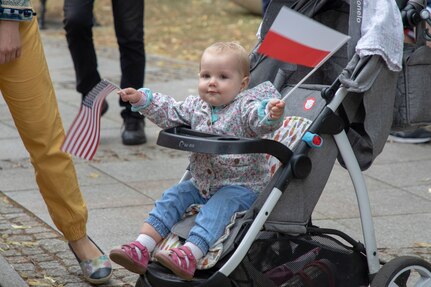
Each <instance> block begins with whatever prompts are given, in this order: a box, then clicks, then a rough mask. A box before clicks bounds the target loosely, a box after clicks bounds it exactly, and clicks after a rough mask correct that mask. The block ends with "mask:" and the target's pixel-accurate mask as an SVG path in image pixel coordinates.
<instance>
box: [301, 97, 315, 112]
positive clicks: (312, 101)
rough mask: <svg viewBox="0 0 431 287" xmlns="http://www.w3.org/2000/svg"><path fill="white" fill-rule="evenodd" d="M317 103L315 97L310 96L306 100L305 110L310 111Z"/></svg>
mask: <svg viewBox="0 0 431 287" xmlns="http://www.w3.org/2000/svg"><path fill="white" fill-rule="evenodd" d="M315 103H316V99H315V98H314V97H311V98H308V99H307V100H306V101H305V102H304V110H306V111H309V110H311V109H312V108H313V107H314V104H315Z"/></svg>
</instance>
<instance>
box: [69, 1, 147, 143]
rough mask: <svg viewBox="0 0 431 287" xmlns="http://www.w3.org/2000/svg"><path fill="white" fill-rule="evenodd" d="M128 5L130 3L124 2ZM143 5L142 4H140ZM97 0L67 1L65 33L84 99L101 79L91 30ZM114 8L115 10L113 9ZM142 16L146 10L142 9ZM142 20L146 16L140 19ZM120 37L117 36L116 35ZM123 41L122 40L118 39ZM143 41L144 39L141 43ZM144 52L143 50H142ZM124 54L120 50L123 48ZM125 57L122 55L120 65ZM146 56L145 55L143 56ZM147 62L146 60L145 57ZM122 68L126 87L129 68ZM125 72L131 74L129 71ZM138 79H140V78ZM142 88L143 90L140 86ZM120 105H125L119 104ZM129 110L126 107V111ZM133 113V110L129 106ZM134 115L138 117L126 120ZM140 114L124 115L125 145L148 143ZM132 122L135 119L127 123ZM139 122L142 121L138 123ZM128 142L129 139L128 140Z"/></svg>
mask: <svg viewBox="0 0 431 287" xmlns="http://www.w3.org/2000/svg"><path fill="white" fill-rule="evenodd" d="M124 2H129V1H124ZM141 6H142V5H141ZM93 8H94V0H65V1H64V21H63V22H64V29H65V31H66V39H67V42H68V45H69V51H70V54H71V56H72V60H73V64H74V67H75V73H76V89H77V91H78V92H79V93H81V94H82V99H84V98H85V96H86V95H87V93H88V92H89V91H90V90H91V89H92V88H93V87H94V86H95V85H96V84H97V83H98V82H100V80H101V77H100V74H99V72H98V70H97V56H96V51H95V48H94V43H93V32H92V28H93V25H94V15H93ZM113 8H114V7H113ZM142 14H143V9H142ZM141 19H142V21H143V16H142V17H141ZM141 25H143V22H142V23H141ZM117 34H118V33H117ZM119 42H120V40H119ZM142 42H143V40H142ZM142 50H143V48H142ZM120 51H121V49H120ZM123 57H124V55H123V53H121V62H123V61H122V58H123ZM144 57H145V54H144ZM144 63H145V58H144ZM121 65H122V73H123V75H122V80H121V86H122V87H125V85H128V84H129V83H130V85H132V84H131V82H126V83H125V82H124V79H125V74H124V73H125V71H127V69H128V68H124V67H123V63H122V64H121ZM144 71H145V66H144V67H142V73H144ZM126 73H130V72H129V71H127V72H126ZM137 77H139V76H137ZM143 77H144V76H143V74H142V76H141V82H140V83H141V84H142V83H143ZM139 87H142V85H141V86H139ZM120 105H123V103H122V102H121V101H120ZM107 109H108V105H107V103H106V101H105V102H104V104H103V106H102V114H103V113H104V112H106V110H107ZM126 109H127V108H126ZM129 111H130V107H129ZM127 115H133V116H135V117H127ZM139 116H140V115H139V114H137V113H131V111H130V113H125V114H124V115H123V113H122V117H123V119H124V127H125V129H124V130H123V133H122V139H123V143H124V144H143V143H145V142H146V138H145V132H144V122H143V118H142V117H139ZM126 118H127V119H132V120H127V121H126ZM137 119H139V121H138V120H137ZM125 139H126V140H125Z"/></svg>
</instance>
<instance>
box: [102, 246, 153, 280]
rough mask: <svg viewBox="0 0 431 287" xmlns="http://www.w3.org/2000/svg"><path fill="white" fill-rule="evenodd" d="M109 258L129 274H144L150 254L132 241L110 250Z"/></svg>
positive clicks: (143, 247)
mask: <svg viewBox="0 0 431 287" xmlns="http://www.w3.org/2000/svg"><path fill="white" fill-rule="evenodd" d="M109 258H111V260H112V261H114V262H115V263H117V264H119V265H121V266H123V267H124V268H126V269H127V270H129V271H130V272H133V273H137V274H144V273H145V272H146V271H147V266H148V261H150V254H149V253H148V250H147V248H146V247H145V246H143V245H142V244H141V243H139V242H138V241H134V242H131V243H129V244H125V245H121V247H119V248H114V249H112V250H111V252H110V253H109Z"/></svg>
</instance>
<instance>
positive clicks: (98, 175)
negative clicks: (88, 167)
mask: <svg viewBox="0 0 431 287" xmlns="http://www.w3.org/2000/svg"><path fill="white" fill-rule="evenodd" d="M88 177H89V178H98V177H100V174H99V173H97V172H91V173H90V174H89V175H88Z"/></svg>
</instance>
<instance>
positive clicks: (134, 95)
mask: <svg viewBox="0 0 431 287" xmlns="http://www.w3.org/2000/svg"><path fill="white" fill-rule="evenodd" d="M117 94H118V95H120V97H121V100H122V101H123V102H129V103H131V104H132V105H133V104H135V103H137V102H139V100H140V99H141V97H142V93H140V92H139V91H137V90H135V89H134V88H125V89H121V90H120V91H118V92H117Z"/></svg>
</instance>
